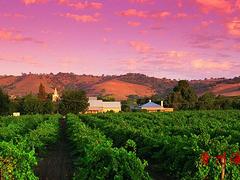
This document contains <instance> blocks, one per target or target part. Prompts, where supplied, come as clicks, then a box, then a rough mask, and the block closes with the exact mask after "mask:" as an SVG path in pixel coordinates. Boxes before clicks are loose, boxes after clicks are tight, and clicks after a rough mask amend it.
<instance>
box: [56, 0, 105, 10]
mask: <svg viewBox="0 0 240 180" xmlns="http://www.w3.org/2000/svg"><path fill="white" fill-rule="evenodd" d="M58 2H59V4H61V5H65V6H68V7H72V8H75V9H101V8H102V7H103V3H100V2H89V1H84V2H70V1H69V0H59V1H58Z"/></svg>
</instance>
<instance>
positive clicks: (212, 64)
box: [191, 59, 232, 70]
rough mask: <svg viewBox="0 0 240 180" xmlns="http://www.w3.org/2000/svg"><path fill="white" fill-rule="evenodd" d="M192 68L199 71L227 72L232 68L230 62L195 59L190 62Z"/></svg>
mask: <svg viewBox="0 0 240 180" xmlns="http://www.w3.org/2000/svg"><path fill="white" fill-rule="evenodd" d="M191 64H192V67H193V68H195V69H199V70H228V69H230V68H231V67H232V65H231V64H230V62H228V61H224V62H219V61H214V60H203V59H197V60H193V61H192V62H191Z"/></svg>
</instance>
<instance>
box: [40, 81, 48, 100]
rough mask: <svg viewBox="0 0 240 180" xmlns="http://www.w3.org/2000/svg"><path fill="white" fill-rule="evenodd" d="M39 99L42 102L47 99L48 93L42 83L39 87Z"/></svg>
mask: <svg viewBox="0 0 240 180" xmlns="http://www.w3.org/2000/svg"><path fill="white" fill-rule="evenodd" d="M38 98H39V99H41V100H45V99H46V98H47V93H46V90H45V87H44V86H43V84H42V83H41V84H40V85H39V90H38Z"/></svg>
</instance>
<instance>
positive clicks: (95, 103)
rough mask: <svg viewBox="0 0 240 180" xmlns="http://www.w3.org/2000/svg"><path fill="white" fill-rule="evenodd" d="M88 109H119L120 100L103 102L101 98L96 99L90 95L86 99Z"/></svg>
mask: <svg viewBox="0 0 240 180" xmlns="http://www.w3.org/2000/svg"><path fill="white" fill-rule="evenodd" d="M88 103H89V109H99V108H119V109H121V102H116V101H113V102H103V101H102V100H97V98H95V97H91V98H89V100H88Z"/></svg>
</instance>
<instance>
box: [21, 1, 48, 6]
mask: <svg viewBox="0 0 240 180" xmlns="http://www.w3.org/2000/svg"><path fill="white" fill-rule="evenodd" d="M22 2H23V3H24V4H25V5H31V4H40V3H46V2H48V0H22Z"/></svg>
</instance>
